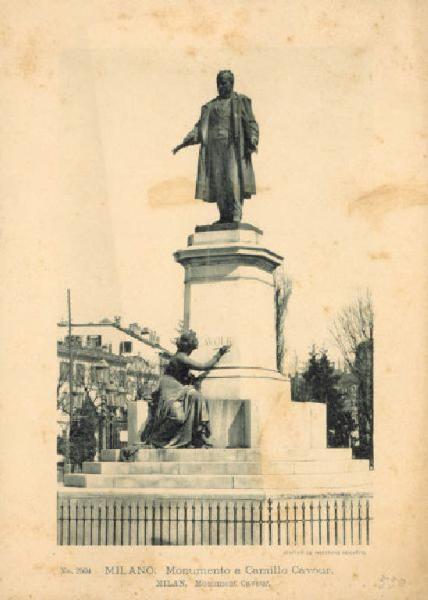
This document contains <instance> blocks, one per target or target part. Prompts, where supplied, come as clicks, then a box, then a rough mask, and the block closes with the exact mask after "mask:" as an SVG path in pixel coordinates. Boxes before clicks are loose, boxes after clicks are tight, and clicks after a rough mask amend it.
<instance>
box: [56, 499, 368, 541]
mask: <svg viewBox="0 0 428 600" xmlns="http://www.w3.org/2000/svg"><path fill="white" fill-rule="evenodd" d="M370 501H371V498H370V497H369V496H346V497H337V498H331V497H328V498H325V497H319V498H303V499H302V498H294V499H293V498H291V499H290V498H288V499H286V500H275V499H271V498H269V499H267V500H236V501H229V500H195V501H193V500H190V501H189V500H176V501H168V500H159V499H156V500H150V501H147V500H141V499H138V500H131V499H129V498H127V499H126V500H121V499H119V498H117V497H116V498H109V499H101V498H95V499H91V498H78V499H76V498H74V499H66V498H59V501H58V515H57V524H58V528H57V529H58V539H57V542H58V544H59V545H65V546H67V545H90V546H102V545H107V546H108V545H113V546H127V545H128V546H129V545H144V546H157V545H184V546H194V545H226V546H233V545H279V546H281V545H286V546H289V545H294V546H297V545H299V546H300V545H327V546H328V545H335V546H337V545H368V544H369V543H370V524H371V521H372V515H371V506H370Z"/></svg>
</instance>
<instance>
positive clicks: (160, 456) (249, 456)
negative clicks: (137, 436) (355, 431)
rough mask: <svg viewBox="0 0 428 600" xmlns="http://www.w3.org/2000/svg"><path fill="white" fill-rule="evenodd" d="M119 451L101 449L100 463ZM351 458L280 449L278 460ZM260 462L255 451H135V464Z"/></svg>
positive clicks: (345, 453)
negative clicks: (282, 450)
mask: <svg viewBox="0 0 428 600" xmlns="http://www.w3.org/2000/svg"><path fill="white" fill-rule="evenodd" d="M119 457H120V450H102V452H101V461H102V462H114V461H119ZM351 458H352V450H351V449H350V448H308V449H305V448H303V449H301V448H290V449H288V450H284V452H282V453H281V456H280V457H278V460H281V461H286V460H302V461H312V460H320V461H330V460H333V461H336V460H346V459H351ZM262 460H263V452H261V451H260V450H258V449H255V448H210V449H207V448H203V449H197V448H194V449H193V448H188V449H167V448H144V449H141V450H139V451H138V453H137V455H136V461H138V462H148V461H150V462H161V461H162V462H163V461H165V462H196V461H198V462H199V461H200V462H211V461H212V462H229V461H237V462H257V461H262Z"/></svg>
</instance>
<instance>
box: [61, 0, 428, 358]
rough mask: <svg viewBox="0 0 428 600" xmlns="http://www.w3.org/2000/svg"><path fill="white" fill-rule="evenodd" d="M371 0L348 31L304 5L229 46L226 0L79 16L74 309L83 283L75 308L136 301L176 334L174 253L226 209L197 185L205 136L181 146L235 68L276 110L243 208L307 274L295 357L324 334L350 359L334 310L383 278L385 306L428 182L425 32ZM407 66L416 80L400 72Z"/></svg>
mask: <svg viewBox="0 0 428 600" xmlns="http://www.w3.org/2000/svg"><path fill="white" fill-rule="evenodd" d="M257 5H258V6H262V5H259V4H258V3H257ZM177 10H179V9H177ZM260 10H261V9H260ZM202 12H203V10H202ZM253 12H254V11H253ZM369 12H370V15H368V22H370V27H369V26H368V27H367V28H366V29H365V28H361V30H359V31H358V32H356V31H355V30H352V23H351V22H345V21H344V23H342V26H341V28H340V32H341V33H340V34H338V35H335V36H333V35H332V34H331V28H332V27H333V26H332V25H331V23H330V24H329V22H328V18H327V17H325V19H324V21H325V23H324V25H322V22H321V21H320V23H321V24H319V26H318V28H311V26H310V23H306V24H305V27H302V28H300V29H298V23H296V22H293V17H292V15H290V14H288V24H289V25H288V30H287V31H288V35H285V33H284V28H283V29H280V28H279V26H278V27H277V28H275V24H274V23H272V22H271V23H270V27H271V28H272V30H271V31H268V30H263V28H261V29H260V30H259V29H258V28H257V27H256V25H257V23H256V22H255V21H254V16H252V17H249V18H250V19H251V22H248V21H247V25H248V31H253V32H255V31H257V33H255V34H254V36H255V37H251V35H249V36H246V35H244V34H242V33H241V36H239V35H235V36H233V35H232V37H231V38H228V37H227V32H226V33H223V34H221V37H220V39H222V43H221V44H220V43H219V35H220V33H221V32H222V31H223V30H222V28H223V29H224V31H226V29H225V28H226V25H225V21H224V18H225V16H220V15H214V16H213V17H212V23H213V28H214V33H212V32H207V31H205V33H204V34H203V33H201V32H202V30H203V20H202V21H201V20H200V18H199V17H198V16H197V15H196V14H193V17H192V18H194V20H195V23H196V24H199V25H198V26H199V27H201V28H202V29H201V32H199V30H198V29H197V28H196V29H192V28H190V29H189V28H187V29H186V28H185V27H181V28H180V26H177V23H180V14H178V13H177V15H175V16H174V19H173V20H172V21H171V22H170V21H168V18H167V14H166V16H165V18H164V19H161V20H159V19H158V18H157V17H156V13H155V12H154V13H153V14H152V19H151V21H148V20H147V18H146V17H145V18H144V19H143V18H142V17H141V19H140V20H139V19H138V18H135V19H133V20H132V21H130V20H128V19H127V17H126V11H125V12H124V13H123V14H124V16H122V18H120V19H119V20H115V19H104V20H103V19H100V20H99V21H96V20H95V21H93V22H92V23H91V24H90V25H89V26H85V27H79V24H75V25H74V27H75V30H74V34H73V35H74V37H73V43H70V44H69V46H68V47H65V49H64V50H63V52H62V53H61V56H60V62H59V78H58V98H59V102H60V110H59V113H58V140H59V144H58V153H59V154H58V166H59V167H58V168H59V175H60V182H61V187H60V194H61V200H60V201H59V202H58V206H57V208H56V213H55V219H56V226H57V236H58V240H59V244H58V257H59V264H60V265H61V267H60V268H58V274H57V276H58V303H57V304H58V318H60V317H65V316H66V288H67V287H69V288H71V290H72V300H73V319H75V320H76V321H97V320H98V319H101V318H104V317H110V318H112V317H113V316H114V315H116V314H117V315H121V316H122V319H123V322H125V323H127V322H135V321H138V322H140V323H141V324H142V325H145V326H148V327H150V328H153V329H155V330H156V331H157V332H158V333H159V335H160V336H161V343H163V344H164V345H169V343H170V340H171V339H172V338H173V337H174V334H175V327H176V325H177V323H178V321H179V320H180V319H181V316H182V310H183V271H182V267H180V266H179V265H178V264H176V263H175V262H174V259H173V256H172V254H173V252H174V251H175V250H177V249H179V248H183V247H184V246H185V245H186V239H187V236H188V235H189V234H191V233H192V232H193V229H194V227H195V225H198V224H206V223H211V222H213V221H214V220H216V219H217V210H216V207H215V206H213V205H210V204H206V203H203V202H201V201H195V200H194V199H193V192H194V183H195V175H196V165H197V147H191V148H188V149H185V150H183V151H182V152H180V153H179V154H177V155H176V156H173V155H172V154H171V149H172V148H173V147H174V146H175V145H176V144H177V143H179V142H180V141H181V140H182V138H183V137H184V135H185V134H186V133H187V132H188V131H189V130H190V129H191V128H192V127H193V125H194V123H195V122H196V121H197V119H198V118H199V113H200V107H201V105H202V104H203V103H204V102H206V101H207V100H209V99H211V98H212V97H214V96H215V95H216V88H215V76H216V73H217V72H218V70H220V69H224V68H228V69H232V70H233V71H234V73H235V89H236V90H237V91H238V92H241V93H245V94H246V95H248V96H249V97H250V98H251V99H252V103H253V109H254V113H255V116H256V118H257V120H258V122H259V126H260V145H259V152H258V154H257V155H256V156H255V157H254V160H253V163H254V169H255V173H256V181H257V190H258V191H257V195H256V196H255V197H253V198H252V199H251V200H249V201H248V202H246V204H245V207H244V219H243V220H244V221H245V222H250V223H252V224H254V225H256V226H258V227H260V228H261V229H263V231H264V241H265V243H266V244H267V245H268V247H271V248H272V249H274V250H276V251H277V252H279V253H280V254H282V255H283V256H284V264H285V270H286V273H287V275H288V276H289V277H290V278H291V279H292V282H293V293H292V296H291V299H290V302H289V311H288V316H287V320H286V344H287V348H288V356H289V359H290V361H292V362H294V356H295V355H296V354H297V356H298V357H299V359H300V361H305V359H306V358H307V356H308V353H309V351H310V350H311V348H312V345H313V344H315V345H317V346H318V347H324V348H326V349H328V351H329V354H330V356H331V357H332V359H334V360H337V358H338V351H337V349H336V347H335V345H334V343H333V340H332V338H331V336H330V334H329V326H330V324H331V322H332V319H333V318H334V317H335V315H336V314H337V312H338V311H339V310H340V309H341V307H342V306H344V305H345V304H347V303H348V302H350V301H352V299H353V298H354V297H355V296H356V295H357V294H358V293H359V292H361V291H363V292H364V290H365V289H366V288H367V287H368V288H371V289H372V290H373V292H374V301H375V311H376V290H377V289H379V291H380V292H382V293H383V292H384V291H385V290H383V288H382V280H383V279H384V278H385V272H386V271H385V270H387V271H388V270H389V274H390V272H391V271H390V270H391V269H393V268H394V265H393V262H391V260H392V261H393V259H394V249H391V247H390V240H391V239H394V238H395V239H397V241H399V240H400V223H403V219H404V221H405V220H406V219H407V220H409V219H410V223H411V226H413V225H412V224H413V222H414V223H415V226H416V227H417V226H418V223H419V218H418V215H419V213H418V211H419V210H420V207H419V205H420V204H421V203H422V202H419V198H421V197H422V196H424V193H425V192H424V190H426V188H425V187H424V181H423V178H424V176H423V173H424V167H425V166H426V164H425V163H426V140H425V139H423V138H422V137H421V135H420V131H421V128H422V126H423V124H424V123H423V120H424V118H423V114H424V113H423V110H422V109H421V107H422V106H423V102H424V101H425V100H426V98H425V97H424V92H423V89H422V87H421V85H420V80H419V75H417V73H416V70H415V71H412V69H411V67H410V66H409V62H408V56H409V54H408V53H409V52H411V51H412V52H413V54H414V55H415V56H416V57H417V51H415V40H412V39H407V38H404V37H403V35H402V32H401V29H400V22H402V19H403V18H404V19H413V18H414V15H412V14H407V13H406V14H398V13H397V15H393V16H392V17H391V18H389V19H388V20H387V21H386V20H385V19H384V18H382V15H381V12H378V11H376V9H375V8H373V7H371V8H370V11H369ZM241 17H242V14H241ZM369 17H370V19H369ZM182 18H183V19H184V16H182ZM201 18H202V17H201ZM260 18H261V19H263V12H262V10H261V12H260ZM320 18H321V17H320ZM177 19H178V20H177ZM375 24H377V25H375ZM195 27H196V25H195ZM242 31H245V28H244V29H243V30H242ZM296 31H299V32H300V33H299V35H297V34H296ZM329 32H330V33H329ZM379 32H380V33H379ZM144 33H146V35H144ZM384 39H388V43H385V42H384ZM231 40H232V41H231ZM394 40H395V41H396V44H395V45H394V43H393V42H394ZM416 50H417V47H416ZM406 56H407V58H406ZM406 61H407V62H406ZM393 68H397V69H399V70H400V73H401V74H402V78H398V77H395V78H391V77H388V76H387V72H388V69H389V70H390V69H393ZM403 78H404V79H403ZM403 83H404V86H405V87H404V88H403ZM386 98H387V99H388V101H387V102H386V101H385V99H386ZM412 106H413V107H414V110H411V107H412ZM424 152H425V155H424ZM400 258H402V257H400ZM388 281H389V280H388ZM391 293H394V290H391Z"/></svg>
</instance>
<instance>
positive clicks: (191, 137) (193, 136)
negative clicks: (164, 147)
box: [172, 121, 201, 154]
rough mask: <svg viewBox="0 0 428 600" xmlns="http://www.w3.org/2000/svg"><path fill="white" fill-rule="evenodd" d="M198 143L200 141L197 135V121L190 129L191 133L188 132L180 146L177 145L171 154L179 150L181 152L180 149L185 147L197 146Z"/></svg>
mask: <svg viewBox="0 0 428 600" xmlns="http://www.w3.org/2000/svg"><path fill="white" fill-rule="evenodd" d="M200 141H201V140H200V135H199V121H198V122H197V123H196V125H195V126H194V128H193V129H192V131H189V133H188V134H187V135H186V137H185V138H184V140H183V141H182V142H181V144H178V146H176V147H175V148H173V149H172V153H173V154H177V152H178V151H179V150H181V149H182V148H185V147H186V146H192V145H194V144H199V143H200Z"/></svg>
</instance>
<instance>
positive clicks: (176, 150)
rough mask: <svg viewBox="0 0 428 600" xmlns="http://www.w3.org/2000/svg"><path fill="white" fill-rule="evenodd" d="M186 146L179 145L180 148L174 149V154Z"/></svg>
mask: <svg viewBox="0 0 428 600" xmlns="http://www.w3.org/2000/svg"><path fill="white" fill-rule="evenodd" d="M185 146H186V144H178V146H176V147H175V148H173V149H172V153H173V154H177V152H178V151H179V150H181V149H182V148H184V147H185Z"/></svg>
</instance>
